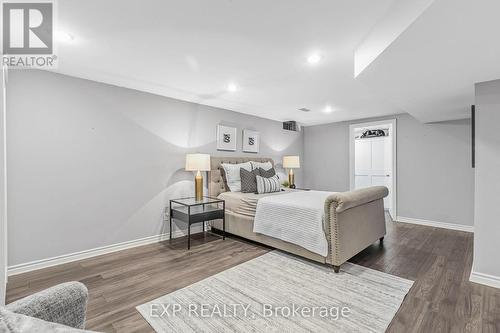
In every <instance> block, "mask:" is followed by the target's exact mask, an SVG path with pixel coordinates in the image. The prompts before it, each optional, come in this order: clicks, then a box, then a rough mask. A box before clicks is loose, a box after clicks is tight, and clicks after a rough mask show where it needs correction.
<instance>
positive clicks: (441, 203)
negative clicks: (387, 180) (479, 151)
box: [303, 114, 474, 226]
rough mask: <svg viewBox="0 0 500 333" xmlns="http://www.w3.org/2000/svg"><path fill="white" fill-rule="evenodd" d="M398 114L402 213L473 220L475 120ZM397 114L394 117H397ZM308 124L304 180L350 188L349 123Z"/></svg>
mask: <svg viewBox="0 0 500 333" xmlns="http://www.w3.org/2000/svg"><path fill="white" fill-rule="evenodd" d="M395 117H396V118H397V182H398V185H397V186H398V191H397V202H398V203H397V207H398V210H397V211H398V215H399V216H402V217H407V218H413V219H423V220H430V221H436V222H445V223H452V224H459V225H467V226H471V225H473V219H474V171H473V169H472V168H471V143H470V141H471V127H470V120H457V121H447V122H441V123H433V124H423V123H421V122H419V121H418V120H416V119H415V118H413V117H412V116H410V115H408V114H401V115H397V116H395ZM393 118H394V117H393ZM383 119H390V118H387V117H385V118H376V119H368V120H366V119H365V120H358V121H352V122H340V123H331V124H325V125H318V126H310V127H306V128H305V129H304V170H303V172H304V177H305V178H304V181H305V185H306V186H307V187H311V188H315V189H322V190H329V191H347V190H348V189H349V143H348V140H349V125H350V124H353V123H363V122H366V121H371V120H383Z"/></svg>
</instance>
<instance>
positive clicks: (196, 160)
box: [186, 154, 210, 171]
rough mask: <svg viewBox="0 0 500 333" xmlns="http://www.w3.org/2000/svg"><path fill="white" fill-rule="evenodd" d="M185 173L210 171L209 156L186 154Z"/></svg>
mask: <svg viewBox="0 0 500 333" xmlns="http://www.w3.org/2000/svg"><path fill="white" fill-rule="evenodd" d="M186 171H210V155H209V154H186Z"/></svg>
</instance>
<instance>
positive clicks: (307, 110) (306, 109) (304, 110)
mask: <svg viewBox="0 0 500 333" xmlns="http://www.w3.org/2000/svg"><path fill="white" fill-rule="evenodd" d="M299 111H302V112H311V109H308V108H300V109H299Z"/></svg>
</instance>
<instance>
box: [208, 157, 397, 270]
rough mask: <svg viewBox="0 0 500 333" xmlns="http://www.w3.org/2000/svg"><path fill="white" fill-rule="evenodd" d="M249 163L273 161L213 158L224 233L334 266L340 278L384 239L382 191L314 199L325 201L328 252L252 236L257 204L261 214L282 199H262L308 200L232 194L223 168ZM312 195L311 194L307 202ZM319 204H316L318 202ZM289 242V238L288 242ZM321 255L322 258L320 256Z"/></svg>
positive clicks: (212, 188) (212, 189) (216, 224)
mask: <svg viewBox="0 0 500 333" xmlns="http://www.w3.org/2000/svg"><path fill="white" fill-rule="evenodd" d="M248 161H256V162H268V161H269V162H271V163H272V164H273V166H274V162H273V160H272V159H271V158H262V157H260V158H258V157H211V171H209V177H208V190H209V195H210V196H212V197H218V198H221V199H224V200H225V201H226V232H228V233H230V234H234V235H237V236H240V237H243V238H246V239H249V240H252V241H255V242H258V243H262V244H265V245H268V246H271V247H274V248H276V249H279V250H282V251H285V252H289V253H292V254H295V255H298V256H301V257H305V258H308V259H310V260H314V261H317V262H320V263H323V264H328V265H331V266H333V269H334V271H335V272H336V273H338V272H339V269H340V266H341V265H342V264H343V263H344V262H346V261H347V260H349V259H350V258H352V257H353V256H355V255H356V254H357V253H359V252H361V251H362V250H363V249H365V248H366V247H368V246H369V245H371V244H373V243H375V242H376V241H378V240H380V242H382V241H383V237H384V236H385V233H386V228H385V214H384V203H383V198H384V197H386V196H387V194H388V190H387V188H386V187H383V186H374V187H369V188H365V189H360V190H354V191H349V192H332V193H327V192H323V193H322V194H320V193H319V192H318V193H316V197H318V198H324V199H317V200H321V202H319V204H320V205H321V207H322V222H321V223H322V231H323V232H324V238H325V240H326V248H327V250H326V251H325V252H324V253H323V252H320V251H315V250H309V249H307V248H305V247H304V246H300V245H297V244H296V243H294V242H290V241H285V240H282V239H279V238H276V237H271V236H268V235H266V234H262V233H259V232H254V221H255V214H256V212H257V204H258V203H259V200H262V201H261V204H260V207H259V209H260V210H262V209H263V207H262V206H263V202H264V200H266V201H270V202H272V201H277V200H278V199H279V200H281V198H284V197H280V198H270V199H262V198H264V197H266V198H267V197H269V196H280V195H288V197H287V198H294V197H296V198H300V196H301V195H305V194H299V193H297V194H291V195H289V194H290V192H294V191H283V192H276V193H269V194H267V195H262V194H253V193H241V192H230V191H229V189H228V187H227V184H225V182H224V178H223V175H222V171H221V169H222V166H221V164H222V163H233V164H237V163H244V162H248ZM313 195H314V193H311V194H308V196H309V197H311V196H313ZM314 200H316V199H314ZM210 225H211V227H212V228H213V229H216V230H217V229H218V230H222V220H214V221H212V222H211V223H210ZM285 239H286V238H285ZM319 253H323V255H321V254H319Z"/></svg>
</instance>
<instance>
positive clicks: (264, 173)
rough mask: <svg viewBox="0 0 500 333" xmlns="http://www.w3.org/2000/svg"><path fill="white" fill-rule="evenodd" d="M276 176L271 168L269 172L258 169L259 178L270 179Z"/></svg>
mask: <svg viewBox="0 0 500 333" xmlns="http://www.w3.org/2000/svg"><path fill="white" fill-rule="evenodd" d="M275 175H276V170H274V168H271V169H269V170H264V169H262V168H259V176H262V177H264V178H271V177H272V176H275Z"/></svg>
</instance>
